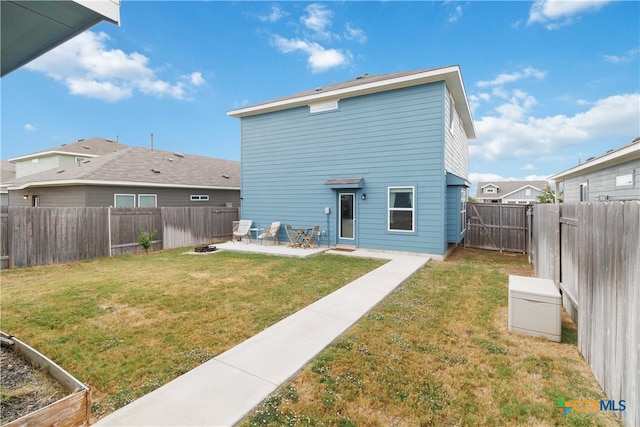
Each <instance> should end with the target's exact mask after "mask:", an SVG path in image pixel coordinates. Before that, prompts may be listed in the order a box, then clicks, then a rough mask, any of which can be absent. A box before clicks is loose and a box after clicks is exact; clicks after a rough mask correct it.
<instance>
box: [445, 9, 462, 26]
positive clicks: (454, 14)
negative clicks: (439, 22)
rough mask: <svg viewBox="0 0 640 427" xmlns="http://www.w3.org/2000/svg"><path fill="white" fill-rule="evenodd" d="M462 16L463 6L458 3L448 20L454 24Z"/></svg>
mask: <svg viewBox="0 0 640 427" xmlns="http://www.w3.org/2000/svg"><path fill="white" fill-rule="evenodd" d="M461 16H462V6H459V5H458V6H456V8H455V9H454V11H453V12H452V13H451V14H450V15H449V19H448V21H449V23H450V24H454V23H456V22H458V19H460V17H461Z"/></svg>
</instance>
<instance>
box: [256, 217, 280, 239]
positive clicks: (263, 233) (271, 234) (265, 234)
mask: <svg viewBox="0 0 640 427" xmlns="http://www.w3.org/2000/svg"><path fill="white" fill-rule="evenodd" d="M279 231H280V221H278V222H272V223H271V227H269V228H263V229H262V230H260V234H259V235H258V240H259V241H261V243H266V241H267V240H268V239H271V240H273V244H274V245H277V244H279V243H280V242H278V232H279Z"/></svg>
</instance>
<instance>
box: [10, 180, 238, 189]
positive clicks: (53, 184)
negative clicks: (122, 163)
mask: <svg viewBox="0 0 640 427" xmlns="http://www.w3.org/2000/svg"><path fill="white" fill-rule="evenodd" d="M77 185H97V186H114V187H151V188H176V189H178V188H192V189H194V190H195V189H197V190H238V191H239V190H240V187H239V186H238V187H225V186H218V185H195V184H193V185H192V184H162V183H157V182H136V181H97V180H83V179H70V180H63V181H40V182H28V183H26V184H22V185H14V186H9V188H8V189H9V190H10V191H11V190H26V189H28V188H43V187H69V186H77Z"/></svg>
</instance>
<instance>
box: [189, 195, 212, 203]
mask: <svg viewBox="0 0 640 427" xmlns="http://www.w3.org/2000/svg"><path fill="white" fill-rule="evenodd" d="M191 201H192V202H207V201H209V195H208V194H192V195H191Z"/></svg>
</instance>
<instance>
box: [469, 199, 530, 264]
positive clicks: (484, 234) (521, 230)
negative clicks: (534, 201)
mask: <svg viewBox="0 0 640 427" xmlns="http://www.w3.org/2000/svg"><path fill="white" fill-rule="evenodd" d="M530 207H531V205H512V204H495V203H468V204H467V216H468V219H467V235H466V237H465V239H464V245H465V246H467V247H472V248H482V249H491V250H499V251H501V252H502V251H507V252H520V253H527V252H528V246H529V231H530V227H529V223H530V218H529V215H528V212H529V209H530Z"/></svg>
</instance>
